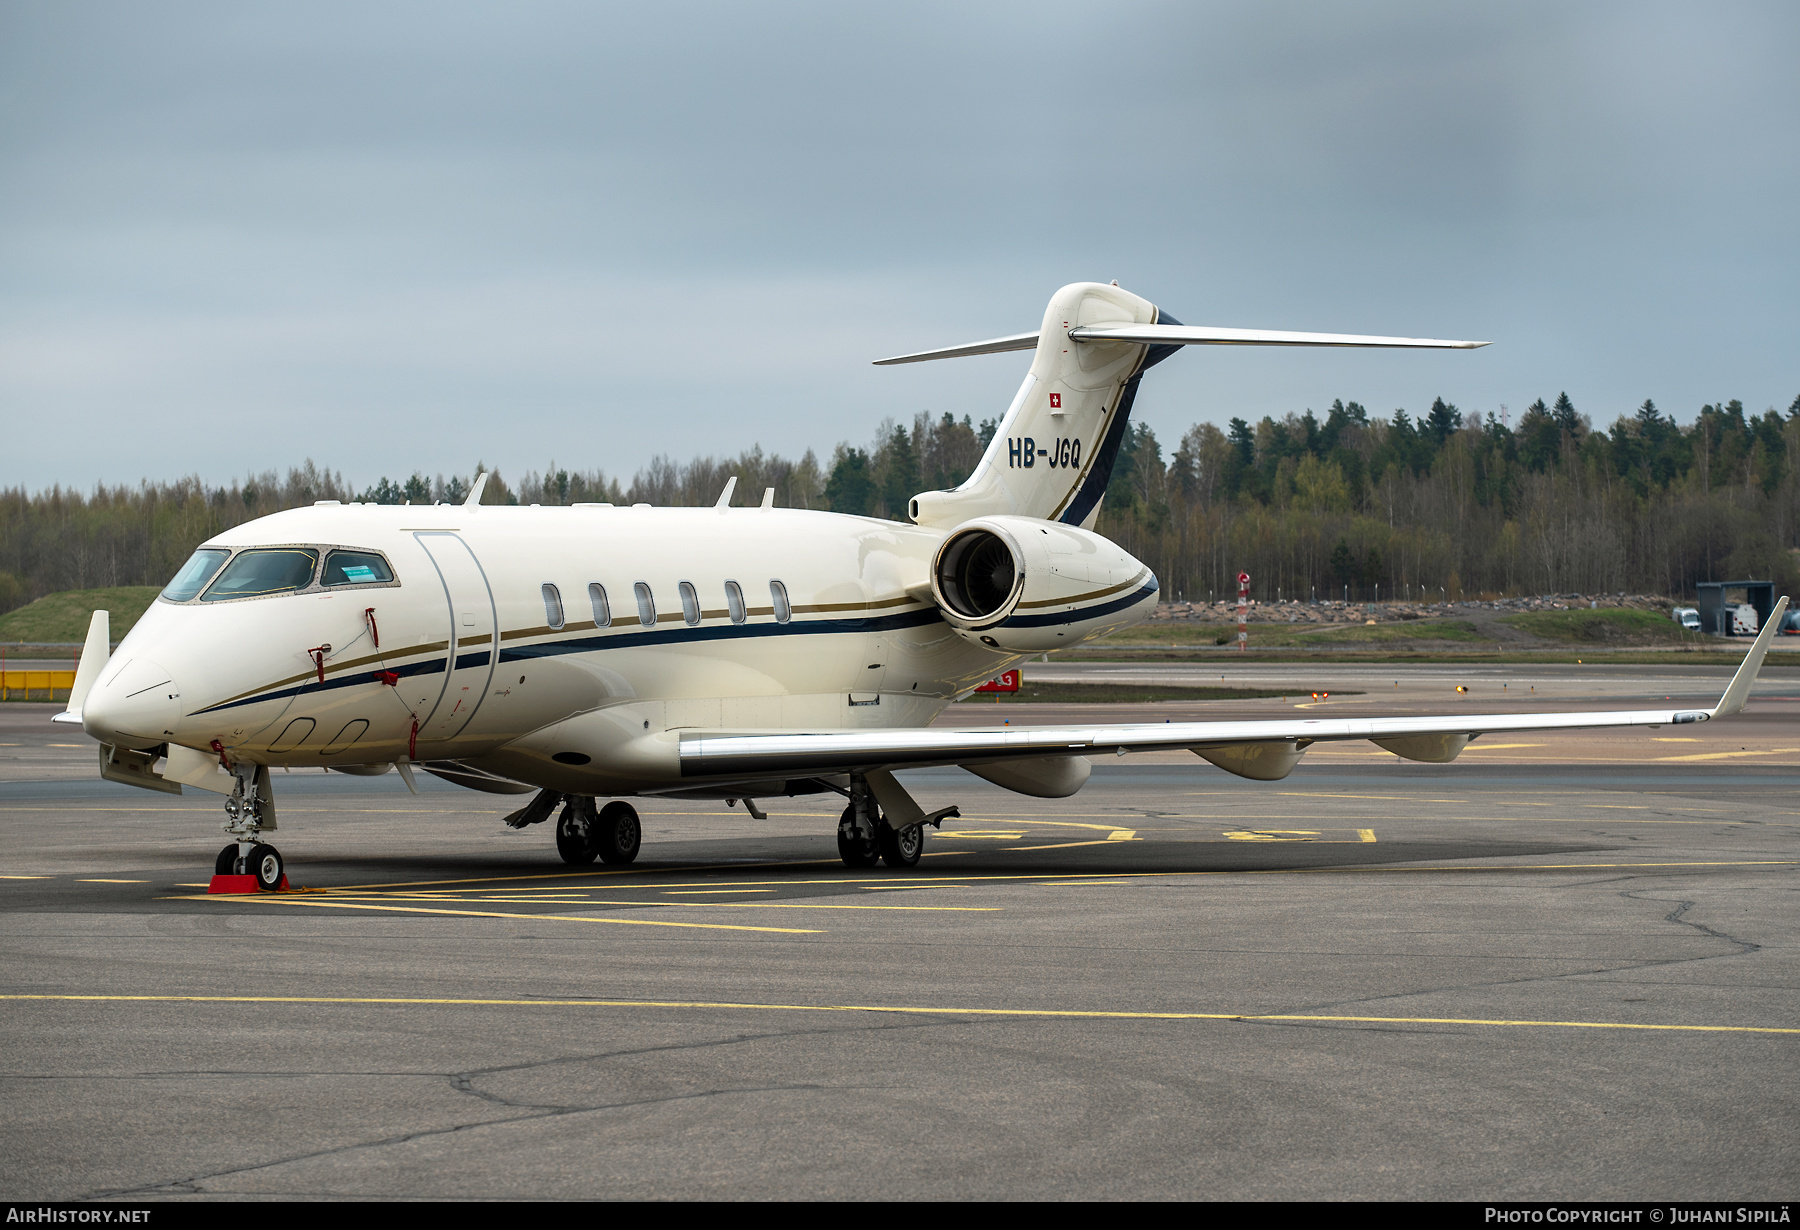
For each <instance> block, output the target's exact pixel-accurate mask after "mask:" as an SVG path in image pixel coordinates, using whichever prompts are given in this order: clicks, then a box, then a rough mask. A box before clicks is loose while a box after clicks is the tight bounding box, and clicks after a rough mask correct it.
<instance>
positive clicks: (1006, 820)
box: [962, 816, 1119, 833]
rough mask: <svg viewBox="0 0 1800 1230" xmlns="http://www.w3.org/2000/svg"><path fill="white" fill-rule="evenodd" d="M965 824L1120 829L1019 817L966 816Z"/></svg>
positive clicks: (1105, 830) (1114, 826) (1101, 825)
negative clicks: (996, 818)
mask: <svg viewBox="0 0 1800 1230" xmlns="http://www.w3.org/2000/svg"><path fill="white" fill-rule="evenodd" d="M962 820H963V822H964V823H974V824H1026V825H1031V826H1033V827H1035V828H1053V829H1098V830H1099V831H1100V832H1102V833H1111V832H1113V831H1115V830H1116V829H1118V827H1119V826H1118V825H1117V824H1077V823H1076V822H1075V821H1073V820H1026V819H1023V818H1022V817H1018V816H1006V817H1002V818H1001V819H998V820H989V819H986V818H984V817H981V816H964V817H962Z"/></svg>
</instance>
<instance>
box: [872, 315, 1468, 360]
mask: <svg viewBox="0 0 1800 1230" xmlns="http://www.w3.org/2000/svg"><path fill="white" fill-rule="evenodd" d="M1069 340H1071V341H1075V342H1140V343H1143V344H1146V345H1151V346H1347V347H1352V348H1354V347H1365V348H1378V347H1384V346H1385V347H1400V348H1410V349H1413V350H1475V349H1478V348H1480V347H1482V346H1486V345H1487V344H1488V343H1486V342H1457V341H1446V340H1444V339H1442V338H1435V337H1372V336H1367V335H1364V334H1361V333H1293V332H1289V331H1287V330H1283V329H1217V328H1213V327H1212V326H1210V325H1077V326H1076V327H1075V328H1073V329H1070V330H1069ZM1037 344H1038V334H1036V333H1015V334H1013V335H1012V336H1011V337H994V338H989V339H988V340H987V341H985V342H970V343H969V344H968V345H967V346H946V347H944V348H943V349H941V350H921V351H919V352H918V353H917V354H903V355H895V356H894V357H893V358H891V359H876V360H875V365H876V366H877V367H890V366H892V365H893V364H896V363H923V362H925V361H926V360H928V359H960V358H963V357H964V356H966V355H974V354H1003V353H1005V352H1007V351H1009V350H1032V349H1034V348H1035V347H1036V346H1037Z"/></svg>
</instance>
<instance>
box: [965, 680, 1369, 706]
mask: <svg viewBox="0 0 1800 1230" xmlns="http://www.w3.org/2000/svg"><path fill="white" fill-rule="evenodd" d="M1304 695H1306V693H1304V692H1301V691H1296V690H1295V689H1293V688H1289V689H1288V690H1286V691H1285V692H1284V691H1282V690H1281V689H1280V688H1208V687H1196V688H1180V687H1161V686H1157V685H1152V684H1131V683H1033V682H1032V681H1031V680H1030V679H1025V680H1023V681H1021V683H1020V685H1019V690H1018V691H1017V692H997V693H994V695H993V696H990V695H988V694H987V693H985V692H984V693H980V694H978V695H975V696H971V697H969V698H968V699H967V700H966V701H964V702H963V703H964V704H968V705H984V704H985V705H991V704H993V703H994V696H998V697H999V698H1000V703H1001V704H1003V705H1004V704H1008V703H1012V704H1022V705H1033V704H1035V705H1066V704H1070V703H1075V704H1082V703H1086V704H1105V705H1141V704H1148V703H1151V702H1154V701H1167V700H1176V701H1199V700H1265V699H1267V698H1269V697H1271V696H1304ZM1332 695H1333V696H1361V695H1362V693H1361V692H1333V693H1332Z"/></svg>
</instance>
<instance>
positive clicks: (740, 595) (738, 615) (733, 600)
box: [725, 581, 748, 624]
mask: <svg viewBox="0 0 1800 1230" xmlns="http://www.w3.org/2000/svg"><path fill="white" fill-rule="evenodd" d="M725 610H726V612H727V613H728V614H730V616H731V622H732V623H734V624H741V623H743V622H744V616H745V615H746V614H748V612H747V611H746V610H745V608H744V590H743V587H742V586H740V585H739V584H738V583H737V582H736V581H727V582H725Z"/></svg>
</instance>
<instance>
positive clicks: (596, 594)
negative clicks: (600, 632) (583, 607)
mask: <svg viewBox="0 0 1800 1230" xmlns="http://www.w3.org/2000/svg"><path fill="white" fill-rule="evenodd" d="M588 602H589V604H590V605H592V606H593V608H594V627H596V628H610V627H612V607H611V605H610V604H608V603H607V601H606V586H604V585H602V584H600V583H599V582H598V581H595V582H594V583H593V584H592V585H589V586H588Z"/></svg>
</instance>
